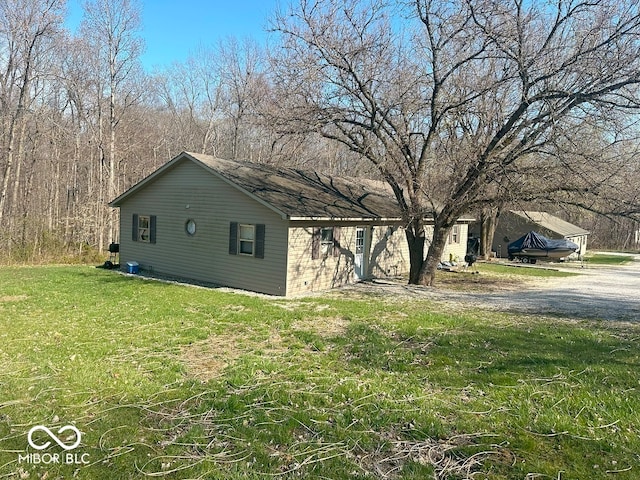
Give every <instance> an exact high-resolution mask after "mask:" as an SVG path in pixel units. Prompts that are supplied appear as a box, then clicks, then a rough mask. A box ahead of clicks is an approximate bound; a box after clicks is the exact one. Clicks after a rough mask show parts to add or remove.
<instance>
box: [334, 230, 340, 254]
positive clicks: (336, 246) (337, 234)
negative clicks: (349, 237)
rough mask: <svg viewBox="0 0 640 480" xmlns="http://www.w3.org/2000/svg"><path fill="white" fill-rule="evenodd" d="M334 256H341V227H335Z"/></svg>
mask: <svg viewBox="0 0 640 480" xmlns="http://www.w3.org/2000/svg"><path fill="white" fill-rule="evenodd" d="M333 256H334V257H339V256H340V227H333Z"/></svg>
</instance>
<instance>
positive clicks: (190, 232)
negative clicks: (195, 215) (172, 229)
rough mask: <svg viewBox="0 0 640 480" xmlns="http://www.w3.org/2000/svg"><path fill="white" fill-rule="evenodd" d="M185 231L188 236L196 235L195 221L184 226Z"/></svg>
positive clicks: (190, 221)
mask: <svg viewBox="0 0 640 480" xmlns="http://www.w3.org/2000/svg"><path fill="white" fill-rule="evenodd" d="M184 228H185V230H186V231H187V235H195V234H196V222H195V220H191V219H189V220H187V223H185V225H184Z"/></svg>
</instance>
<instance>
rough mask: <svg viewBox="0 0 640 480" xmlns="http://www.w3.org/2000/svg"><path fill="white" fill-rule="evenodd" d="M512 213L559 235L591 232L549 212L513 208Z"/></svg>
mask: <svg viewBox="0 0 640 480" xmlns="http://www.w3.org/2000/svg"><path fill="white" fill-rule="evenodd" d="M511 213H513V214H515V215H518V216H519V217H522V218H525V219H527V220H529V221H531V222H533V223H537V224H538V225H540V226H541V227H543V228H546V229H547V230H551V231H552V232H556V233H557V234H558V235H562V236H563V237H575V236H578V235H588V234H589V233H591V232H589V231H588V230H585V229H584V228H580V227H578V226H577V225H574V224H572V223H569V222H566V221H565V220H562V219H561V218H558V217H556V216H554V215H551V214H550V213H547V212H534V211H528V210H527V211H524V210H511Z"/></svg>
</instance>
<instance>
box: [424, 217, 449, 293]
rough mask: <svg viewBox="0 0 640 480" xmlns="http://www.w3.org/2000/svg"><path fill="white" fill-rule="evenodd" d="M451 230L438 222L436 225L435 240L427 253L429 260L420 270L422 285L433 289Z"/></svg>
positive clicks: (433, 239) (434, 228) (434, 230)
mask: <svg viewBox="0 0 640 480" xmlns="http://www.w3.org/2000/svg"><path fill="white" fill-rule="evenodd" d="M450 230H451V226H443V225H440V224H439V223H437V222H436V225H434V227H433V238H432V240H431V244H430V245H429V250H428V251H427V259H426V260H425V261H424V262H423V264H422V268H421V269H420V276H419V279H418V283H419V284H420V285H426V286H430V287H431V286H433V285H434V284H435V280H436V272H437V271H438V265H439V264H440V259H441V258H442V254H443V253H444V248H445V247H446V245H447V239H448V238H449V231H450Z"/></svg>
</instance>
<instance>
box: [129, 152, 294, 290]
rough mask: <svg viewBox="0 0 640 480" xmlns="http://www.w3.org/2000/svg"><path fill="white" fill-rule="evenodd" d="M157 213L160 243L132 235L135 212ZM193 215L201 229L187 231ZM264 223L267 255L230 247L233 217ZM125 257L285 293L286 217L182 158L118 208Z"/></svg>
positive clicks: (161, 269)
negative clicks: (234, 252) (237, 251)
mask: <svg viewBox="0 0 640 480" xmlns="http://www.w3.org/2000/svg"><path fill="white" fill-rule="evenodd" d="M133 214H138V215H155V216H156V224H157V226H156V243H155V244H149V243H141V242H134V241H133V240H132V232H131V228H132V216H133ZM188 219H193V220H194V221H195V222H196V233H195V235H193V236H190V235H188V234H187V233H186V231H185V225H186V222H187V220H188ZM230 222H238V223H242V224H249V225H257V224H263V225H265V243H264V247H265V251H264V258H263V259H259V258H254V257H252V256H246V255H230V254H229V224H230ZM120 232H121V235H120V236H121V239H120V259H121V264H122V265H123V267H125V266H126V262H129V261H137V262H138V263H139V264H140V267H141V268H142V269H143V270H149V271H153V272H156V273H160V274H168V275H173V276H177V277H184V278H187V279H193V280H198V281H204V282H209V283H214V284H219V285H225V286H230V287H234V288H241V289H247V290H252V291H257V292H263V293H268V294H273V295H285V294H286V290H285V289H286V266H287V252H286V248H284V246H285V245H286V242H287V226H286V222H285V221H284V220H283V219H282V218H281V217H280V216H279V215H277V214H276V213H275V212H273V211H272V210H270V209H268V208H267V207H265V206H263V205H261V204H260V203H258V202H257V201H255V200H253V199H252V198H250V197H249V196H248V195H246V194H244V193H243V192H241V191H239V190H238V189H236V188H235V187H233V186H230V185H228V184H227V183H225V182H224V181H222V180H220V179H219V178H217V177H216V176H215V175H212V174H209V173H207V172H205V171H204V170H203V169H202V167H200V166H198V165H196V164H194V163H192V162H190V161H184V162H179V163H177V164H176V166H175V167H174V168H173V169H172V170H171V171H168V172H166V174H164V175H161V176H159V177H158V178H157V179H156V180H155V181H154V182H153V183H151V184H149V185H147V186H146V187H145V188H143V189H141V190H140V191H139V192H137V193H135V194H134V195H132V196H131V197H130V198H128V199H127V200H126V201H125V202H124V203H123V204H122V206H121V208H120Z"/></svg>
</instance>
